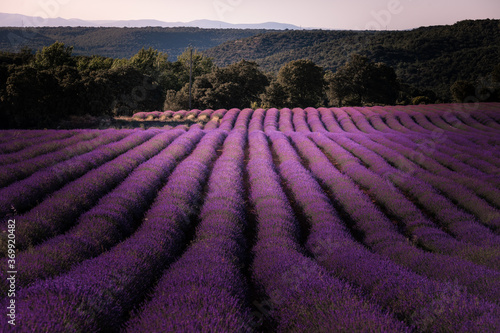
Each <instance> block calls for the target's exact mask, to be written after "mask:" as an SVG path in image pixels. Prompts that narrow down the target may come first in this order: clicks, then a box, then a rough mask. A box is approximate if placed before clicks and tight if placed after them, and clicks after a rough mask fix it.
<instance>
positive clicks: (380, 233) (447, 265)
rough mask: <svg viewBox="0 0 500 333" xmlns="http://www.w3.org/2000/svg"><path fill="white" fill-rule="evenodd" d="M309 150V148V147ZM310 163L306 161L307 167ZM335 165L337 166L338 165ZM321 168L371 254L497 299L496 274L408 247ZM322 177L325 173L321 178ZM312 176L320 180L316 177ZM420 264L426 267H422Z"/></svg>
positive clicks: (366, 202) (346, 181)
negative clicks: (376, 254) (385, 257)
mask: <svg viewBox="0 0 500 333" xmlns="http://www.w3.org/2000/svg"><path fill="white" fill-rule="evenodd" d="M297 135H298V134H297ZM285 140H286V139H285ZM286 143H288V141H284V140H282V141H281V145H280V146H279V148H277V149H276V153H277V154H281V153H282V152H283V151H284V150H285V149H286V148H285V145H286ZM288 145H289V143H288ZM309 147H312V146H311V145H309ZM310 149H312V148H310ZM288 150H289V151H292V150H290V149H288ZM302 153H304V154H306V153H307V152H305V151H302ZM289 155H290V157H288V158H292V153H290V154H289ZM296 159H298V157H296ZM311 162H312V161H309V163H311ZM336 162H337V163H338V161H336ZM323 168H324V169H328V174H330V175H336V177H332V176H330V177H328V179H325V178H319V179H320V180H321V181H323V182H325V184H326V185H327V187H328V190H329V191H331V193H332V196H333V197H334V198H335V200H337V201H338V203H339V205H341V207H342V209H343V210H344V211H345V213H346V214H348V215H349V217H350V219H351V220H352V223H353V228H355V229H356V230H358V231H359V232H362V234H363V242H364V243H365V244H366V245H367V246H369V247H370V248H371V249H372V250H373V251H374V252H376V253H379V254H381V255H383V256H387V257H388V258H390V259H391V260H393V261H395V262H396V263H398V264H400V265H403V266H405V267H407V268H409V269H411V270H413V271H415V272H417V273H419V274H422V275H425V276H428V277H430V278H433V279H437V280H440V281H445V282H447V281H454V280H457V281H458V283H460V284H461V285H463V286H466V287H467V288H468V290H470V292H471V293H474V294H477V295H479V296H481V297H483V298H484V299H487V300H493V301H496V300H497V299H498V297H499V296H500V291H498V289H499V288H500V272H497V271H495V270H492V269H488V268H485V267H482V266H479V265H475V264H472V263H470V262H468V261H465V260H462V259H461V258H456V257H450V256H447V255H440V254H434V253H428V252H424V251H422V250H420V249H418V248H416V247H414V246H411V245H410V244H408V242H407V240H406V238H405V237H404V236H402V235H401V234H400V233H399V232H398V230H397V229H396V227H395V226H394V224H393V223H392V222H391V221H390V220H389V219H388V218H387V217H386V216H385V215H384V214H383V213H382V212H381V211H380V210H379V209H378V208H377V207H376V206H375V205H374V204H373V203H372V201H371V199H370V198H369V197H367V196H366V195H365V194H364V193H363V192H362V191H361V190H360V189H359V188H358V187H357V186H356V185H355V184H354V183H353V181H352V180H351V179H350V178H348V177H346V176H344V175H342V174H341V173H340V172H338V170H337V169H336V168H335V167H334V166H333V165H331V164H324V163H323ZM325 174H327V173H324V174H323V175H325ZM316 176H318V177H320V175H319V174H317V175H316ZM291 179H292V178H290V179H289V180H288V182H290V181H291ZM327 181H328V182H327ZM423 262H425V263H426V264H425V265H423V264H422V263H423Z"/></svg>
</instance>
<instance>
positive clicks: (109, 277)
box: [0, 103, 500, 333]
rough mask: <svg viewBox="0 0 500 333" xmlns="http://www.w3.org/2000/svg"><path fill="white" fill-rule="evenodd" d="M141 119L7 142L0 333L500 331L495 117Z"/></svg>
mask: <svg viewBox="0 0 500 333" xmlns="http://www.w3.org/2000/svg"><path fill="white" fill-rule="evenodd" d="M134 118H135V119H139V120H141V121H144V122H147V121H165V122H168V121H169V120H171V121H174V122H178V123H182V122H183V124H181V125H176V126H175V127H171V128H170V127H165V128H150V129H147V130H141V129H135V130H134V129H121V130H118V129H108V130H91V129H89V130H33V131H22V130H6V131H1V132H0V170H1V172H0V217H1V218H0V224H1V230H2V234H1V246H2V250H1V252H0V256H2V257H3V258H2V265H1V271H0V290H1V293H0V295H1V301H0V303H1V308H2V309H3V310H2V313H1V317H0V318H1V320H0V331H2V332H10V331H12V332H481V333H485V332H500V103H480V104H477V105H474V107H471V105H462V104H439V105H419V106H393V107H390V106H387V107H353V108H349V107H345V108H331V109H327V108H318V109H314V108H307V109H282V110H277V109H269V110H263V109H258V110H251V109H244V110H238V109H231V110H215V111H214V110H204V111H200V110H193V111H189V112H187V111H177V112H172V111H166V112H154V113H141V114H136V115H135V116H134ZM14 237H15V238H14ZM12 239H15V246H14V245H13V242H9V240H12ZM13 257H14V259H13ZM9 259H10V260H14V261H13V262H10V261H9V264H10V263H13V264H14V266H12V267H10V266H8V264H7V263H8V260H9ZM10 271H15V273H9V272H10ZM12 301H14V302H12ZM11 304H14V305H15V306H14V307H15V309H14V311H10V310H8V309H9V306H10V308H11V309H12V306H11ZM9 313H10V314H11V316H10V317H9ZM12 313H14V316H12ZM13 318H14V319H13ZM13 320H14V321H13ZM13 323H15V325H13Z"/></svg>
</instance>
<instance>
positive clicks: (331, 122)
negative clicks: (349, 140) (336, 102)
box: [318, 108, 344, 133]
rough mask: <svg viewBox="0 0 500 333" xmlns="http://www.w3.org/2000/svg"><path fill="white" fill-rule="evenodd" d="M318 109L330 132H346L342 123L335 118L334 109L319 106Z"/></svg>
mask: <svg viewBox="0 0 500 333" xmlns="http://www.w3.org/2000/svg"><path fill="white" fill-rule="evenodd" d="M318 111H319V113H320V116H321V120H322V121H323V123H324V124H325V126H326V129H327V130H328V131H329V132H332V133H344V130H343V129H342V127H340V124H339V123H338V122H337V120H336V119H335V116H334V114H333V112H332V109H327V108H319V109H318Z"/></svg>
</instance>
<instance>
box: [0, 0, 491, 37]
mask: <svg viewBox="0 0 500 333" xmlns="http://www.w3.org/2000/svg"><path fill="white" fill-rule="evenodd" d="M0 13H12V14H23V15H29V16H41V17H51V18H55V17H62V18H66V19H69V18H79V19H84V20H131V19H156V20H160V21H166V22H188V21H192V20H198V19H209V20H219V21H225V22H228V23H263V22H269V21H273V22H280V23H290V24H295V25H298V26H302V27H304V28H305V27H315V28H323V29H356V30H365V29H369V30H385V29H386V28H387V29H389V30H401V29H411V28H416V27H420V26H429V25H442V24H453V23H455V22H457V21H460V20H464V19H485V18H490V19H500V0H342V1H341V0H300V1H299V0H140V1H137V0H0Z"/></svg>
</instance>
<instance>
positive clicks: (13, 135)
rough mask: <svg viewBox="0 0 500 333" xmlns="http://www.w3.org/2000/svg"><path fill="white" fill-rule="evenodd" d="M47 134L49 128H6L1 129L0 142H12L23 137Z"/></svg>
mask: <svg viewBox="0 0 500 333" xmlns="http://www.w3.org/2000/svg"><path fill="white" fill-rule="evenodd" d="M45 134H47V130H19V129H10V130H9V129H6V130H1V131H0V143H5V142H11V141H13V140H17V139H19V138H21V137H22V138H24V139H29V138H35V137H42V136H44V135H45Z"/></svg>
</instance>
